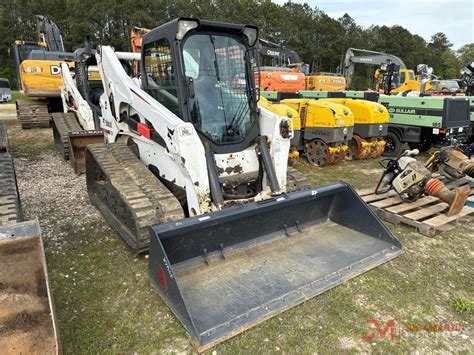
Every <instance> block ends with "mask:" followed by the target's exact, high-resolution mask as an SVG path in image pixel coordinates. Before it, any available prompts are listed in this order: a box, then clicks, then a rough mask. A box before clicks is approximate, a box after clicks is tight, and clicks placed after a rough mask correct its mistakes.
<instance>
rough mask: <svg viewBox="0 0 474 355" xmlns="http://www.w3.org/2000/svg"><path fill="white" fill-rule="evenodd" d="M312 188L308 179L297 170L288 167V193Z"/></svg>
mask: <svg viewBox="0 0 474 355" xmlns="http://www.w3.org/2000/svg"><path fill="white" fill-rule="evenodd" d="M309 188H311V186H310V184H309V182H308V179H307V178H306V177H305V176H304V175H303V173H301V172H299V171H298V170H296V169H295V168H291V167H288V170H287V172H286V192H295V191H302V190H308V189H309Z"/></svg>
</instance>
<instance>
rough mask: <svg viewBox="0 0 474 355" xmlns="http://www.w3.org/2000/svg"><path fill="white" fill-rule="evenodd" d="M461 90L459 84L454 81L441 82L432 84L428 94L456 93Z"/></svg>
mask: <svg viewBox="0 0 474 355" xmlns="http://www.w3.org/2000/svg"><path fill="white" fill-rule="evenodd" d="M457 90H459V84H458V82H457V81H454V80H439V81H435V82H431V87H430V88H429V89H428V90H426V92H427V93H430V92H455V91H457Z"/></svg>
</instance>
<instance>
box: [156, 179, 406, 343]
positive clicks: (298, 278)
mask: <svg viewBox="0 0 474 355" xmlns="http://www.w3.org/2000/svg"><path fill="white" fill-rule="evenodd" d="M401 253H402V244H401V243H400V242H399V241H398V240H397V239H396V238H395V237H394V236H393V234H392V233H391V232H390V231H389V230H388V229H387V228H386V227H385V226H384V225H383V223H382V222H381V221H380V220H379V219H378V217H377V216H376V215H375V214H374V213H373V212H372V211H371V209H370V208H369V207H368V205H367V204H366V203H365V202H363V201H362V200H361V199H360V197H359V196H358V195H357V194H356V192H355V191H354V190H353V189H352V188H351V187H350V186H349V185H347V184H346V183H343V182H339V183H335V184H332V185H327V186H323V187H319V188H315V189H312V190H306V191H301V192H293V193H290V194H284V195H281V196H279V197H276V198H272V199H270V200H265V201H261V202H256V203H247V204H243V205H239V206H233V207H229V208H227V209H224V210H222V211H218V212H214V213H210V214H207V215H202V216H197V217H192V218H187V219H184V220H180V221H176V222H171V223H167V224H163V225H155V226H153V227H151V247H150V259H149V273H150V278H151V282H152V284H153V286H154V287H155V289H156V290H157V292H158V293H159V294H160V296H161V297H162V298H163V300H164V301H165V302H166V303H167V305H168V306H169V307H170V308H171V309H172V311H173V312H174V314H175V315H176V316H177V318H178V319H179V320H180V321H181V323H182V324H183V325H184V326H185V328H186V329H187V331H188V334H189V336H190V337H191V339H192V341H193V342H194V343H195V344H196V346H197V349H198V351H204V350H206V349H208V348H210V347H212V346H214V345H216V344H218V343H220V342H222V341H224V340H226V339H228V338H230V337H232V336H235V335H237V334H239V333H241V332H243V331H245V330H247V329H249V328H251V327H253V326H255V325H257V324H258V323H261V322H263V321H264V320H266V319H269V318H271V317H273V316H275V315H277V314H279V313H281V312H283V311H285V310H287V309H289V308H291V307H294V306H296V305H298V304H300V303H302V302H304V301H305V300H308V299H310V298H312V297H314V296H316V295H318V294H321V293H322V292H324V291H326V290H328V289H330V288H332V287H334V286H337V285H339V284H341V283H343V282H345V281H347V280H349V279H351V278H353V277H355V276H357V275H360V274H362V273H364V272H366V271H368V270H370V269H373V268H375V267H377V266H378V265H380V264H382V263H385V262H387V261H389V260H391V259H393V258H395V257H396V256H398V255H400V254H401Z"/></svg>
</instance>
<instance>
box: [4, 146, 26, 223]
mask: <svg viewBox="0 0 474 355" xmlns="http://www.w3.org/2000/svg"><path fill="white" fill-rule="evenodd" d="M21 220H22V215H21V206H20V199H19V196H18V189H17V184H16V177H15V168H14V166H13V159H12V156H11V154H10V153H1V154H0V226H5V225H10V224H15V223H17V222H20V221H21Z"/></svg>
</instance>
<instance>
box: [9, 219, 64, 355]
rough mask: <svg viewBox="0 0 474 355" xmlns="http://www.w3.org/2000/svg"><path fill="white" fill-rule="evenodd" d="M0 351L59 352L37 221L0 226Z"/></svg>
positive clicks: (18, 352)
mask: <svg viewBox="0 0 474 355" xmlns="http://www.w3.org/2000/svg"><path fill="white" fill-rule="evenodd" d="M0 260H1V267H0V299H1V302H0V349H2V353H3V354H58V353H60V352H61V349H60V345H59V340H58V332H57V327H56V321H55V317H54V308H53V303H52V298H51V292H50V288H49V283H48V274H47V271H46V260H45V255H44V250H43V243H42V240H41V234H40V228H39V224H38V222H37V221H28V222H20V223H17V224H14V225H9V226H2V227H0Z"/></svg>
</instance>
